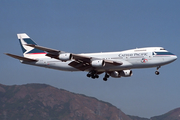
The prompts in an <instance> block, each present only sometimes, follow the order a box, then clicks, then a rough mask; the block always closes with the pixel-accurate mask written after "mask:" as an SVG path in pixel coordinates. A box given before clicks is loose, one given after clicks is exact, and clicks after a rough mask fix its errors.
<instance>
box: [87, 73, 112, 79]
mask: <svg viewBox="0 0 180 120" xmlns="http://www.w3.org/2000/svg"><path fill="white" fill-rule="evenodd" d="M98 74H101V73H97V71H95V70H92V71H90V72H89V73H88V74H87V77H91V78H92V79H95V78H99V75H98ZM108 78H109V75H108V73H105V76H104V78H103V80H104V81H107V79H108Z"/></svg>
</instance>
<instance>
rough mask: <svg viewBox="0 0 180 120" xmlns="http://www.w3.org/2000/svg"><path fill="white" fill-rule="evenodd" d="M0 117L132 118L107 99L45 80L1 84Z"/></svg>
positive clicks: (20, 119) (38, 119) (32, 119)
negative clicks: (42, 81) (57, 85)
mask: <svg viewBox="0 0 180 120" xmlns="http://www.w3.org/2000/svg"><path fill="white" fill-rule="evenodd" d="M0 120H132V119H131V118H129V117H128V116H127V115H125V114H124V113H123V112H122V111H121V110H119V109H117V108H116V107H115V106H113V105H111V104H110V103H107V102H103V101H100V100H98V99H96V98H92V97H87V96H85V95H80V94H75V93H71V92H68V91H66V90H62V89H57V88H54V87H52V86H49V85H45V84H27V85H13V86H6V85H2V84H0Z"/></svg>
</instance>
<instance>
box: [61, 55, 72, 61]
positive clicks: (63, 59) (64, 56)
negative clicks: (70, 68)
mask: <svg viewBox="0 0 180 120" xmlns="http://www.w3.org/2000/svg"><path fill="white" fill-rule="evenodd" d="M71 58H72V54H71V53H62V54H60V55H59V59H60V60H62V61H67V60H71Z"/></svg>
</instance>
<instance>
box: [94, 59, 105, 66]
mask: <svg viewBox="0 0 180 120" xmlns="http://www.w3.org/2000/svg"><path fill="white" fill-rule="evenodd" d="M91 65H92V66H93V67H103V66H105V62H104V60H93V61H92V62H91Z"/></svg>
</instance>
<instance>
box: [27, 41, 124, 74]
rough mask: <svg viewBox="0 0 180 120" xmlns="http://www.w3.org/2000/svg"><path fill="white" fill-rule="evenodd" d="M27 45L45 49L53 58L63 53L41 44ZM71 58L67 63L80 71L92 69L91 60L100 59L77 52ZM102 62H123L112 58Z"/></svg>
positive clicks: (118, 63) (116, 63) (114, 64)
mask: <svg viewBox="0 0 180 120" xmlns="http://www.w3.org/2000/svg"><path fill="white" fill-rule="evenodd" d="M27 46H30V47H34V48H37V49H40V50H43V51H46V52H47V54H46V56H49V57H51V58H55V59H58V60H59V58H58V56H59V54H61V53H65V52H63V51H59V50H55V49H51V48H46V47H42V46H38V45H32V44H27ZM72 58H73V59H74V61H72V62H71V63H69V65H70V66H72V67H74V68H76V69H79V70H82V71H84V70H88V69H93V66H92V65H91V62H92V61H93V60H102V59H100V58H95V57H89V56H85V55H79V54H72ZM103 60H104V59H103ZM104 62H105V65H107V64H109V65H113V66H118V65H122V64H123V63H122V62H119V61H113V60H104Z"/></svg>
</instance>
